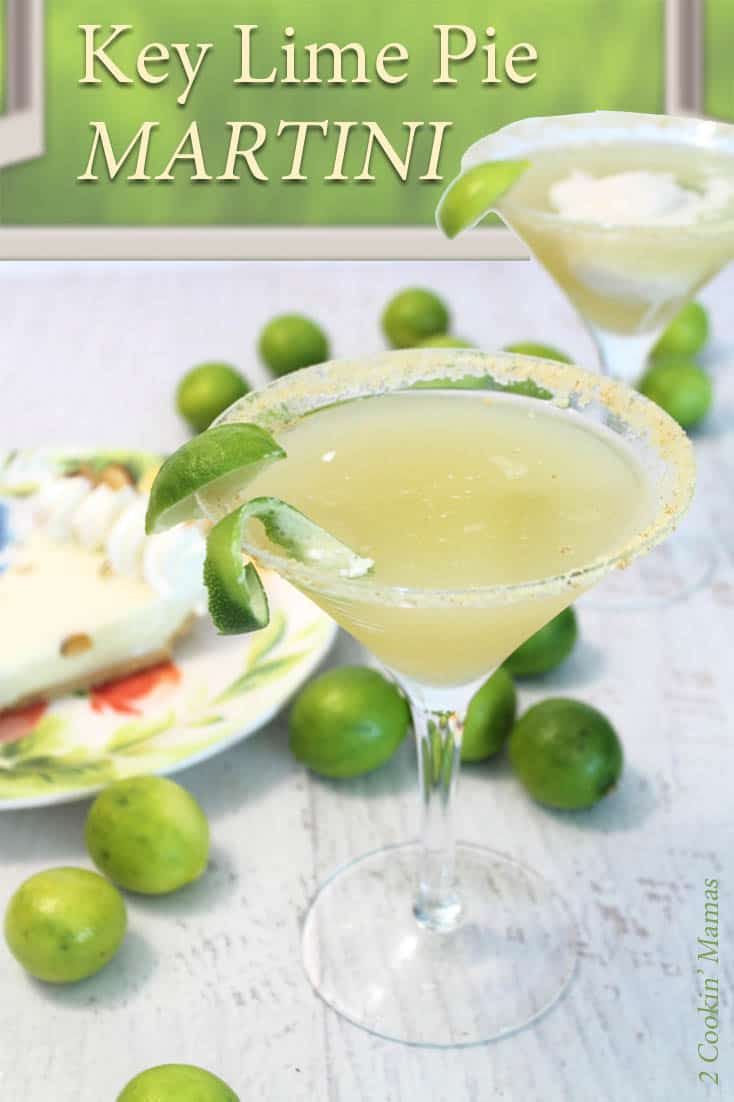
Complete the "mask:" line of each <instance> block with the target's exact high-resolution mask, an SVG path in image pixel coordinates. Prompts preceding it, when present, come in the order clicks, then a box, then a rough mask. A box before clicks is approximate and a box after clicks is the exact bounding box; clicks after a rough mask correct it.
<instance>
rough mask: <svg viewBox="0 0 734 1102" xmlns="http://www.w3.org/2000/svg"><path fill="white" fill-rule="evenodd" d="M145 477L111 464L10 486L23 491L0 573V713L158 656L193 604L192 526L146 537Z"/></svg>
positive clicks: (195, 540)
mask: <svg viewBox="0 0 734 1102" xmlns="http://www.w3.org/2000/svg"><path fill="white" fill-rule="evenodd" d="M6 481H7V480H6ZM148 483H149V478H148V477H146V476H143V478H142V479H141V480H140V481H139V482H138V481H136V480H135V478H134V477H133V475H132V474H131V472H130V470H129V469H128V468H127V467H126V466H124V465H123V464H120V463H109V464H107V465H105V466H103V467H101V468H100V467H97V468H96V469H95V468H93V467H90V466H86V465H81V466H80V467H79V468H78V469H77V470H76V471H72V472H71V473H69V474H66V475H60V474H59V473H58V469H57V470H55V471H54V472H53V473H50V472H49V473H46V474H45V475H42V477H41V478H40V479H39V481H38V482H37V483H31V484H30V485H22V483H21V482H17V481H16V488H19V489H20V493H21V494H22V495H23V496H22V499H21V498H18V497H16V498H15V499H14V504H13V506H12V508H11V509H10V512H9V515H10V525H9V526H10V529H11V539H12V543H11V545H10V547H9V549H8V550H7V551H6V553H5V570H4V571H2V572H1V573H0V710H4V709H8V708H16V707H20V706H23V705H26V704H30V703H33V702H34V701H37V700H41V699H46V698H49V697H52V696H57V695H59V694H61V693H65V692H70V691H74V690H82V689H86V688H89V687H91V686H92V685H97V684H101V683H103V682H106V681H109V680H112V679H113V678H117V677H122V676H125V675H127V674H132V673H135V672H136V671H138V670H141V669H144V668H146V667H147V666H150V665H154V664H156V663H158V662H160V661H162V660H164V659H165V658H167V657H169V656H170V654H171V651H172V648H173V646H174V644H175V643H176V641H177V640H178V639H179V638H180V637H181V636H182V635H183V634H184V633H185V631H186V630H187V629H188V627H189V626H190V625H191V623H192V622H193V619H194V617H195V615H196V613H197V612H198V611H199V610H200V609H201V608H203V605H202V598H203V594H204V590H203V583H202V569H203V562H204V555H205V538H204V535H203V533H202V531H201V529H200V527H198V526H196V525H193V524H192V525H184V526H182V527H180V528H177V529H175V530H173V531H171V532H166V533H163V534H161V535H155V536H146V535H145V511H146V507H147V503H148V494H147V484H148ZM11 489H12V487H11ZM1 569H2V567H1V566H0V570H1Z"/></svg>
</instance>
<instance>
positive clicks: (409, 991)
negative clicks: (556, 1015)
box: [303, 844, 577, 1048]
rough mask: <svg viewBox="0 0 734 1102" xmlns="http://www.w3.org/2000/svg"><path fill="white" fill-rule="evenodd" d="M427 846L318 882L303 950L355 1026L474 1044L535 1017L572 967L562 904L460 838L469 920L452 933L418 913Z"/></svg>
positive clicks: (509, 864) (382, 856)
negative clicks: (417, 890) (419, 872)
mask: <svg viewBox="0 0 734 1102" xmlns="http://www.w3.org/2000/svg"><path fill="white" fill-rule="evenodd" d="M418 857H419V847H418V846H417V845H415V844H408V845H401V846H391V847H388V848H386V849H381V850H376V851H375V852H373V853H368V854H366V855H365V856H363V857H359V858H357V859H356V860H355V861H353V862H352V863H351V864H349V865H347V866H346V867H344V868H342V869H341V870H339V871H338V872H337V873H335V874H334V876H332V877H331V879H330V880H328V881H327V882H326V883H325V884H324V885H323V886H322V887H321V889H320V890H319V892H318V894H317V895H316V898H315V899H314V901H313V903H312V904H311V907H310V909H309V911H308V914H307V916H306V922H305V926H304V930H303V958H304V965H305V969H306V972H307V974H308V977H309V979H310V980H311V983H312V984H313V986H314V988H315V989H316V991H317V993H318V994H319V995H320V996H321V998H322V999H323V1000H324V1001H325V1002H326V1003H328V1004H329V1006H331V1007H332V1008H333V1009H334V1010H336V1011H337V1012H338V1013H339V1014H341V1015H342V1016H343V1017H344V1018H346V1019H348V1021H350V1022H352V1023H353V1024H354V1025H357V1026H360V1027H361V1028H362V1029H366V1030H367V1031H368V1032H370V1033H374V1034H377V1035H378V1036H380V1037H384V1038H387V1039H389V1040H394V1041H401V1042H403V1043H404V1044H409V1045H420V1046H430V1047H438V1048H454V1047H457V1048H458V1047H464V1046H468V1045H478V1044H482V1043H485V1042H487V1041H491V1040H494V1039H496V1038H498V1037H502V1036H504V1035H506V1034H508V1033H512V1032H514V1031H515V1030H518V1029H521V1028H522V1027H523V1026H526V1025H528V1024H529V1023H530V1022H532V1021H534V1020H535V1019H536V1018H538V1017H540V1015H541V1014H543V1013H544V1012H545V1011H546V1010H548V1009H549V1008H550V1007H551V1006H553V1004H554V1003H555V1002H556V1001H557V1000H558V998H559V997H560V996H561V994H562V993H563V991H564V990H565V989H566V987H567V985H568V983H569V981H570V979H571V977H572V975H573V972H574V968H575V964H576V956H577V948H576V944H577V934H576V927H575V924H574V921H573V919H572V917H571V915H570V913H569V911H568V909H567V907H566V904H565V903H564V901H563V900H562V899H561V897H560V896H559V895H558V894H557V893H556V891H555V890H554V889H553V888H552V887H551V885H550V884H548V883H547V881H546V880H544V879H543V878H542V877H541V876H539V875H538V874H537V873H535V872H533V871H532V869H529V868H525V867H524V866H523V865H521V864H519V863H518V862H516V861H513V860H510V859H509V858H506V857H503V856H502V855H501V854H499V853H495V852H494V851H493V850H490V849H484V848H483V847H480V846H473V845H466V844H460V845H459V846H457V851H456V869H457V875H458V883H459V885H460V891H461V899H462V917H461V919H460V921H459V923H458V925H457V927H456V928H455V929H453V930H452V931H451V932H438V931H436V930H433V929H427V928H425V927H424V926H422V925H421V924H420V923H419V922H418V921H417V919H416V918H415V916H414V913H413V903H414V885H415V874H416V867H417V861H418Z"/></svg>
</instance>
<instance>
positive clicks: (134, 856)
mask: <svg viewBox="0 0 734 1102" xmlns="http://www.w3.org/2000/svg"><path fill="white" fill-rule="evenodd" d="M84 833H85V838H86V843H87V848H88V850H89V854H90V856H91V858H92V860H93V861H94V863H95V865H96V866H97V868H99V869H101V871H102V872H103V873H105V875H106V876H109V878H110V879H111V880H114V881H115V883H116V884H119V885H120V886H121V887H123V888H127V889H128V891H132V892H141V893H142V894H144V895H164V894H165V893H167V892H174V891H176V889H177V888H182V887H183V886H184V884H189V883H191V881H192V880H196V879H197V878H198V877H199V876H201V874H202V873H203V872H204V870H205V868H206V865H207V860H208V857H209V824H208V823H207V820H206V816H205V815H204V812H203V811H202V810H201V808H200V807H199V804H198V803H197V802H196V800H195V799H194V797H193V796H192V795H191V794H190V793H188V792H187V791H186V789H185V788H182V787H181V785H180V784H176V783H175V782H174V781H169V780H166V778H165V777H128V778H126V779H125V780H122V781H115V782H114V784H111V785H110V786H109V787H108V788H106V789H105V790H104V792H101V793H100V794H99V796H97V798H96V800H95V801H94V803H93V804H92V807H91V809H90V811H89V815H88V816H87V823H86V827H85V832H84Z"/></svg>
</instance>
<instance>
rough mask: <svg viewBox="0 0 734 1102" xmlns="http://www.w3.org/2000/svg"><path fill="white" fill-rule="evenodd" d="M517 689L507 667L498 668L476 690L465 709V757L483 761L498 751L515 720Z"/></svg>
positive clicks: (463, 745)
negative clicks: (505, 668)
mask: <svg viewBox="0 0 734 1102" xmlns="http://www.w3.org/2000/svg"><path fill="white" fill-rule="evenodd" d="M516 710H517V693H516V692H515V684H514V682H513V680H512V678H511V677H510V675H509V673H508V672H507V670H504V669H501V668H500V669H499V670H496V671H495V673H493V674H492V676H491V677H489V678H487V680H486V681H485V683H484V684H483V685H482V687H481V689H479V690H478V692H476V693H475V694H474V696H473V697H472V699H471V702H470V704H469V708H468V710H467V713H466V722H465V724H464V737H463V738H462V741H461V760H462V761H483V760H484V759H485V758H489V757H491V756H492V754H496V753H497V751H498V750H499V749H501V747H502V745H503V744H504V742H505V739H506V738H507V736H508V735H509V733H510V731H511V729H512V724H513V723H514V722H515V713H516Z"/></svg>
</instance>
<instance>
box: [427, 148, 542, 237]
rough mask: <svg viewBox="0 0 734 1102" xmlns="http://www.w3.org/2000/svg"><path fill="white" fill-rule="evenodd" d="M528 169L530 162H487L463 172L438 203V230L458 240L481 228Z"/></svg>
mask: <svg viewBox="0 0 734 1102" xmlns="http://www.w3.org/2000/svg"><path fill="white" fill-rule="evenodd" d="M527 167H528V162H527V161H486V162H485V163H484V164H481V165H475V166H474V167H473V168H470V169H467V171H466V172H462V174H461V175H460V176H457V177H456V179H455V180H454V181H453V182H452V183H451V184H449V186H448V187H447V189H446V191H445V192H444V193H443V195H442V197H441V199H440V200H439V204H438V206H437V208H436V221H437V223H438V226H439V229H441V230H443V232H444V233H445V234H446V236H447V237H457V236H458V234H460V233H463V231H464V230H468V229H471V228H472V227H473V226H476V225H478V223H479V222H481V221H482V219H483V218H486V216H487V215H488V214H490V213H491V211H492V210H493V209H494V206H495V203H496V202H497V200H498V199H500V198H501V197H502V196H503V195H504V194H505V192H506V191H509V189H510V188H511V187H512V185H513V184H514V183H515V181H516V180H517V179H518V178H519V177H520V176H522V174H523V172H524V171H525V169H526V168H527Z"/></svg>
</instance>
